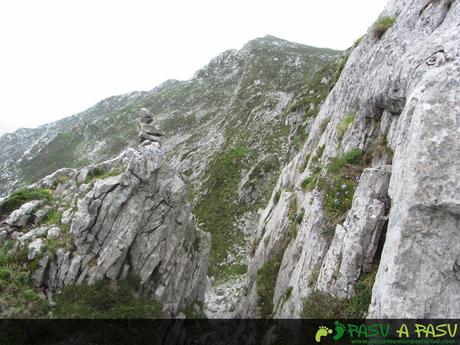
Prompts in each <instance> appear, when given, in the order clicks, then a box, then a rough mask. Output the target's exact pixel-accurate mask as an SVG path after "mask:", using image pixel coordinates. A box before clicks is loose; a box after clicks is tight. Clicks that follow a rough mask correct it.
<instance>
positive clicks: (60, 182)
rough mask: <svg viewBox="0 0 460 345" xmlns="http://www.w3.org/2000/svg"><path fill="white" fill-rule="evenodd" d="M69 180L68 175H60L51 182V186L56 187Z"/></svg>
mask: <svg viewBox="0 0 460 345" xmlns="http://www.w3.org/2000/svg"><path fill="white" fill-rule="evenodd" d="M69 180H70V177H69V176H65V175H64V176H60V177H58V178H57V179H56V181H54V183H53V187H54V188H56V187H57V186H59V185H60V184H64V183H66V182H67V181H69Z"/></svg>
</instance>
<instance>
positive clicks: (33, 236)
mask: <svg viewBox="0 0 460 345" xmlns="http://www.w3.org/2000/svg"><path fill="white" fill-rule="evenodd" d="M143 114H144V115H143V116H144V117H143V118H142V121H144V123H143V124H142V130H143V131H149V132H148V133H145V132H142V133H143V135H145V134H149V135H150V136H151V137H152V138H155V137H154V136H152V135H151V134H152V133H155V132H152V131H151V129H152V128H153V127H152V125H151V124H150V123H151V122H152V120H153V119H152V118H151V116H150V115H148V111H147V110H145V111H144V113H143ZM149 129H150V130H149ZM186 192H187V190H186V184H185V182H184V181H183V179H182V178H181V177H180V176H179V175H178V174H177V173H176V172H175V171H174V170H173V169H171V168H170V166H169V165H168V164H167V163H166V162H165V160H164V152H163V150H162V148H161V147H160V144H159V143H158V142H152V141H150V140H142V144H141V145H140V146H139V147H138V148H137V149H129V150H127V151H125V152H123V153H122V154H121V155H119V156H118V157H116V158H114V159H112V160H110V161H105V162H102V163H99V164H96V165H91V166H89V167H83V168H80V169H71V168H64V169H61V170H58V171H56V172H55V173H53V174H52V175H50V176H47V177H45V178H43V179H41V180H40V181H38V182H37V183H35V184H33V185H31V186H29V187H27V189H25V190H21V191H18V192H16V193H13V194H12V195H10V196H9V197H8V198H7V199H6V200H4V201H3V202H2V203H1V204H0V218H1V220H2V221H1V227H0V245H1V253H0V286H1V290H2V297H1V299H0V301H1V303H0V316H1V317H24V316H28V317H37V316H46V314H45V313H44V312H43V311H42V309H46V308H38V307H35V308H33V307H30V306H29V307H28V305H29V303H30V304H31V305H40V302H44V299H45V295H46V297H47V299H48V302H49V304H50V305H52V306H53V305H55V304H56V303H55V302H53V300H54V299H55V298H56V296H57V301H58V303H57V305H56V307H55V308H57V309H56V310H57V311H58V313H59V311H60V310H62V309H64V306H66V307H65V308H69V306H67V304H68V303H69V301H67V300H63V299H64V298H65V297H60V294H59V293H60V292H61V290H63V291H64V292H63V296H68V295H67V294H68V292H67V293H66V292H65V291H69V290H68V289H69V288H70V289H75V292H73V293H70V295H71V296H72V295H73V294H77V293H78V291H79V289H80V290H81V289H82V288H81V286H82V285H81V284H83V286H84V285H85V284H96V285H95V286H96V287H98V286H100V285H97V284H98V283H97V282H100V281H109V282H112V283H113V284H117V283H119V282H122V281H125V280H127V279H128V280H129V281H133V280H136V279H137V280H138V283H137V284H133V286H134V287H135V288H134V287H131V289H128V292H129V293H133V294H138V295H141V296H144V297H145V298H147V300H154V301H157V302H160V303H161V309H162V310H159V311H158V315H160V312H161V311H162V312H163V313H164V314H163V315H165V316H176V315H178V314H179V313H180V312H181V311H184V310H186V309H187V308H194V305H197V306H200V305H202V302H203V301H204V294H205V290H206V282H207V267H208V258H209V252H210V236H209V234H208V233H205V232H202V231H201V230H199V229H198V228H197V226H196V224H195V221H194V217H193V216H192V214H191V212H190V205H189V204H188V202H187V196H186ZM11 211H12V212H11ZM10 212H11V213H10ZM21 272H22V273H21ZM21 274H23V275H24V276H25V280H24V277H23V278H18V277H19V276H20V275H21ZM27 276H29V277H30V278H31V284H32V286H31V287H28V284H27ZM20 279H23V280H22V282H21V280H20ZM75 284H77V285H75ZM123 284H124V283H123ZM79 286H80V287H79ZM32 287H33V288H34V289H35V291H37V292H34V291H33V290H31V288H32ZM96 287H95V289H96ZM66 289H67V290H66ZM108 289H109V287H105V288H104V291H105V292H103V294H104V295H105V294H107V293H109V292H107V290H108ZM71 291H74V290H71ZM84 291H86V290H84ZM89 291H91V293H92V294H94V293H95V292H94V291H92V290H89ZM89 293H90V292H86V294H89ZM109 294H110V293H109ZM114 294H116V291H115V292H114ZM92 298H93V302H92V303H91V305H90V306H89V307H90V308H93V307H94V306H95V305H98V303H101V305H102V307H103V304H104V302H99V301H98V298H96V297H92ZM101 298H102V300H104V297H101ZM121 298H122V299H124V298H126V297H125V296H122V297H121ZM60 301H61V302H60ZM115 302H116V301H115ZM79 303H82V304H83V303H84V302H83V301H79V300H77V301H76V304H77V306H72V308H75V309H76V310H77V312H75V313H73V314H69V315H66V314H64V315H62V314H58V316H67V317H93V315H92V314H90V313H89V312H88V311H86V310H85V309H84V308H85V307H86V306H81V307H79V306H78V304H79ZM145 303H146V304H147V303H150V302H145ZM61 304H62V305H61ZM63 305H64V306H63ZM109 305H110V304H109ZM128 307H129V308H132V309H135V306H134V305H131V306H128ZM66 310H67V309H66ZM51 312H52V311H51ZM61 312H62V311H61ZM133 314H134V316H137V317H139V316H141V315H139V314H137V315H136V314H135V313H133ZM51 315H53V314H51ZM123 315H125V314H123ZM105 316H106V317H107V315H105ZM144 316H147V317H149V316H150V317H151V316H154V315H151V314H147V315H144Z"/></svg>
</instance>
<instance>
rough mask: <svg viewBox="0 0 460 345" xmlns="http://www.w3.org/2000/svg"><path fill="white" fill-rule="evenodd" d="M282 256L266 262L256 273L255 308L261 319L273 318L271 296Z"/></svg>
mask: <svg viewBox="0 0 460 345" xmlns="http://www.w3.org/2000/svg"><path fill="white" fill-rule="evenodd" d="M281 259H282V255H277V256H275V257H274V258H272V259H270V260H268V261H267V262H265V263H264V264H263V266H262V267H261V268H260V269H259V271H258V272H257V278H256V284H257V295H258V297H259V298H258V300H257V307H258V310H259V312H260V316H261V317H262V318H267V319H268V318H271V317H272V316H273V314H272V313H273V295H274V293H275V285H276V279H277V277H278V271H279V269H280V266H281Z"/></svg>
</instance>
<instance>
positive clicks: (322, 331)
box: [315, 326, 332, 343]
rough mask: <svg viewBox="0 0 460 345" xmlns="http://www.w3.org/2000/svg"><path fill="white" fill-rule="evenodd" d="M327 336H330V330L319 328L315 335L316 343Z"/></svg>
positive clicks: (323, 327) (324, 327)
mask: <svg viewBox="0 0 460 345" xmlns="http://www.w3.org/2000/svg"><path fill="white" fill-rule="evenodd" d="M328 334H332V329H330V328H327V327H326V326H319V329H318V331H317V332H316V335H315V340H316V342H317V343H320V342H321V338H322V337H325V336H327V335H328Z"/></svg>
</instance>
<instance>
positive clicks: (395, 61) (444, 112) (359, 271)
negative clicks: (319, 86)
mask: <svg viewBox="0 0 460 345" xmlns="http://www.w3.org/2000/svg"><path fill="white" fill-rule="evenodd" d="M427 3H428V4H427ZM450 4H451V5H450V6H447V5H446V3H445V2H444V1H431V2H428V1H427V2H423V1H418V0H409V1H406V0H404V1H403V0H391V1H389V3H388V5H387V7H386V9H385V11H384V13H383V15H387V16H394V17H397V20H396V22H395V24H394V25H393V27H391V28H389V29H388V31H387V32H386V33H385V34H384V35H383V36H382V37H381V38H380V39H377V38H376V37H375V36H374V35H373V33H372V29H370V30H369V32H368V34H367V35H366V36H365V37H364V38H363V39H362V40H361V42H360V43H359V44H358V45H357V46H356V47H354V48H353V51H352V52H351V54H350V57H349V59H348V63H347V65H346V67H345V69H344V70H343V73H342V75H341V77H340V79H339V81H338V82H337V84H336V85H335V87H334V89H333V90H332V91H331V93H330V94H329V96H328V97H327V99H326V100H325V102H324V104H323V105H322V107H321V111H320V113H319V115H318V116H317V117H316V118H314V119H311V120H310V121H309V122H308V123H307V124H306V127H307V131H306V132H307V133H308V139H307V140H306V143H305V145H304V147H303V148H302V151H301V152H300V153H299V154H298V155H297V156H296V157H295V158H294V159H293V160H292V161H291V162H290V163H289V164H288V165H286V166H285V168H284V169H283V171H282V173H281V176H280V178H279V180H278V183H277V186H276V188H275V190H274V193H273V196H272V201H271V202H270V203H269V204H268V205H267V208H266V210H265V211H264V212H263V214H262V217H261V220H260V225H259V230H258V232H259V235H258V240H259V241H258V246H257V249H256V250H255V256H254V258H253V259H252V260H251V261H250V264H249V268H248V274H247V277H246V287H245V289H243V291H244V292H245V293H244V294H243V298H242V302H241V303H240V305H241V310H240V315H243V316H257V315H258V314H257V305H258V303H259V296H258V295H257V288H256V285H257V284H256V272H257V271H258V269H259V268H260V267H261V266H262V265H263V263H264V262H267V260H269V259H271V258H273V257H275V256H277V255H278V256H279V255H281V256H282V259H280V269H279V272H277V274H276V275H275V276H274V277H273V279H274V280H276V284H275V288H274V294H273V301H272V302H273V306H274V314H275V316H276V317H281V318H285V317H300V316H301V315H302V305H303V303H304V301H305V300H306V299H308V298H309V296H310V295H311V292H312V291H314V290H319V291H322V292H324V293H327V294H330V295H331V296H333V297H335V298H339V299H342V298H350V297H352V296H353V295H354V294H355V288H356V282H357V281H358V280H359V279H360V278H361V277H362V275H363V274H364V273H366V272H368V271H369V269H370V265H371V264H372V263H374V264H377V266H378V268H377V274H376V278H375V282H374V285H373V289H372V301H371V303H370V306H369V309H368V310H367V316H368V317H371V318H398V317H408V318H430V317H431V318H438V317H440V318H444V317H445V318H454V317H456V316H458V315H459V312H460V297H459V296H460V280H459V279H458V276H459V274H458V272H459V268H458V267H459V266H458V258H459V253H460V237H459V236H460V231H459V230H460V221H459V220H460V199H459V196H460V175H459V171H460V165H459V164H460V145H459V144H460V132H459V124H460V58H459V57H460V40H459V39H458V38H459V37H460V25H459V24H460V22H459V18H460V2H459V1H453V2H450ZM347 114H352V115H353V121H352V123H351V124H350V125H349V127H348V128H346V129H345V131H344V132H342V133H339V131H338V128H340V126H341V124H342V123H343V122H342V121H343V119H344V118H345V116H347ZM319 148H321V150H319ZM352 149H360V150H362V151H364V153H365V154H368V155H371V156H372V159H370V160H369V161H368V162H367V167H369V169H365V170H364V173H363V174H362V175H361V177H360V179H359V183H358V188H357V189H356V192H355V195H354V198H353V203H352V205H351V208H350V209H349V210H348V212H347V215H346V217H345V218H344V221H341V222H340V223H339V224H338V225H337V226H336V227H334V229H333V231H334V236H333V239H332V240H331V239H327V238H325V236H323V235H322V233H323V231H324V229H327V222H326V221H325V220H326V212H325V209H324V205H323V198H324V192H323V191H321V190H320V189H319V188H312V190H305V189H304V188H303V187H302V181H304V180H305V179H306V178H308V177H312V176H314V174H315V173H316V174H319V176H325V174H326V172H327V168H326V167H327V164H328V162H329V161H330V159H331V158H332V157H337V156H339V155H341V154H343V153H344V152H347V151H350V150H352ZM318 151H320V155H319V157H318V158H317V163H313V162H312V159H311V156H313V155H315V153H316V152H318ZM389 152H394V156H393V155H391V154H389ZM303 164H305V165H306V169H304V168H299V167H301V166H303ZM315 165H316V166H315ZM318 166H319V168H318ZM315 169H316V172H315ZM277 191H282V193H281V198H280V200H279V201H278V202H273V199H274V196H275V193H276V192H277ZM288 194H289V195H290V198H291V199H293V198H295V200H296V204H295V206H296V207H295V209H294V210H295V212H296V213H297V214H298V213H299V212H300V211H301V209H302V208H303V209H304V210H305V212H304V216H303V219H302V221H301V222H300V224H299V225H298V226H297V234H296V237H295V238H290V239H289V241H288V242H287V243H285V244H284V247H282V248H280V246H279V243H277V242H276V241H274V239H278V238H281V237H282V236H283V235H285V234H286V232H287V230H286V226H288V225H289V224H291V222H292V218H291V217H289V216H288V214H287V212H285V209H286V204H285V201H284V199H283V197H284V196H286V195H288ZM387 206H390V209H389V211H387V210H386V208H387ZM387 212H388V213H387ZM387 218H388V225H387V226H385V225H384V223H385V222H386V221H387ZM274 224H275V225H274ZM380 245H381V246H382V247H383V248H380V247H379V246H380Z"/></svg>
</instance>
